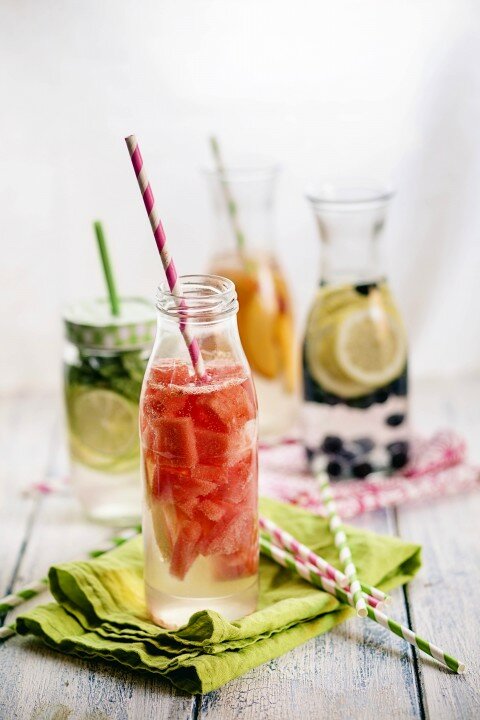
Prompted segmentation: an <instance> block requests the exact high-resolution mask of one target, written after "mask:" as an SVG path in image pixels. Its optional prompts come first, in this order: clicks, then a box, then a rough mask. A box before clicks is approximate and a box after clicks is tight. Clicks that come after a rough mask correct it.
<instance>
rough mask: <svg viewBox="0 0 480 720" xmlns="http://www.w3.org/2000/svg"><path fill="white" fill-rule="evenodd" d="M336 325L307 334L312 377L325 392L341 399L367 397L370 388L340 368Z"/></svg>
mask: <svg viewBox="0 0 480 720" xmlns="http://www.w3.org/2000/svg"><path fill="white" fill-rule="evenodd" d="M335 334H336V325H333V324H330V325H329V326H327V327H324V328H323V330H320V329H318V328H317V329H314V328H313V327H312V328H311V329H310V331H309V332H308V333H307V342H306V359H307V363H308V367H309V370H310V373H311V374H312V377H313V378H314V379H315V380H316V381H317V383H318V384H319V385H320V387H321V388H323V390H326V391H327V392H330V393H333V394H334V395H337V396H338V397H341V398H345V399H348V398H356V397H360V396H361V395H366V394H367V393H368V392H369V391H370V390H371V387H370V386H366V385H365V384H364V383H359V382H356V381H355V380H352V379H351V378H349V377H347V376H346V375H345V373H343V372H342V370H341V369H340V368H339V367H338V365H337V363H336V359H335Z"/></svg>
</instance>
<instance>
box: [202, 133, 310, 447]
mask: <svg viewBox="0 0 480 720" xmlns="http://www.w3.org/2000/svg"><path fill="white" fill-rule="evenodd" d="M212 149H213V152H214V155H215V159H216V166H215V168H213V169H211V170H207V171H206V177H207V180H208V183H209V187H210V191H211V198H212V201H213V209H214V218H215V232H214V243H215V244H214V252H213V255H212V257H211V260H210V263H209V270H210V272H213V273H215V274H217V275H222V276H224V277H227V278H229V279H230V280H232V281H233V282H234V283H235V288H236V291H237V296H238V301H239V313H238V328H239V331H240V337H241V341H242V345H243V348H244V350H245V354H246V356H247V359H248V361H249V364H250V367H251V368H252V371H253V375H254V379H255V387H256V389H257V395H258V402H259V430H260V435H261V437H263V438H273V437H276V436H280V435H282V434H284V433H286V432H288V430H289V428H290V426H291V424H292V422H293V417H294V413H295V410H296V389H297V385H298V383H297V357H296V355H297V353H296V345H295V336H294V323H293V312H292V304H291V300H290V295H289V291H288V287H287V283H286V281H285V277H284V275H283V273H282V270H281V268H280V266H279V264H278V262H277V260H276V258H275V254H274V252H273V249H272V239H273V238H272V235H273V232H272V225H273V222H272V220H273V217H272V215H273V198H274V189H275V180H276V177H277V174H278V168H277V167H276V166H275V165H272V164H270V163H267V162H265V161H262V160H259V159H258V158H257V159H256V158H246V159H242V161H241V162H238V163H236V164H235V165H231V166H228V167H225V166H224V165H223V163H222V161H221V158H220V155H219V149H218V145H217V144H216V142H215V140H213V141H212Z"/></svg>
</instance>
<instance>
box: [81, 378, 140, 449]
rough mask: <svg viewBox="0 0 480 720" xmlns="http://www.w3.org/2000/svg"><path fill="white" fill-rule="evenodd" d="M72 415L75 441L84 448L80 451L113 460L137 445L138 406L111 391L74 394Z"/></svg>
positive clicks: (101, 390)
mask: <svg viewBox="0 0 480 720" xmlns="http://www.w3.org/2000/svg"><path fill="white" fill-rule="evenodd" d="M69 416H70V418H69V419H70V430H71V434H72V436H73V437H72V441H73V443H74V444H75V445H76V446H77V448H78V446H79V445H80V446H81V448H83V453H81V454H85V455H87V456H88V454H90V453H93V454H99V455H102V456H103V457H104V458H105V460H107V461H110V462H111V461H112V460H114V459H115V458H119V457H120V456H123V455H125V454H127V453H129V452H134V450H135V448H136V446H137V445H138V406H137V405H135V404H134V403H131V402H129V401H128V400H126V399H125V398H123V397H122V396H121V395H117V393H114V392H112V391H111V390H103V389H96V390H86V391H84V392H80V393H75V394H72V395H71V396H70V399H69ZM78 449H79V448H78Z"/></svg>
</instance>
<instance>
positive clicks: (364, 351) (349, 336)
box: [335, 304, 407, 388]
mask: <svg viewBox="0 0 480 720" xmlns="http://www.w3.org/2000/svg"><path fill="white" fill-rule="evenodd" d="M335 358H336V362H337V364H338V367H339V369H340V371H341V372H342V373H343V374H344V375H345V376H346V377H348V378H349V379H350V380H351V381H353V382H355V383H361V384H363V385H365V386H369V387H370V388H378V387H382V386H383V385H386V384H387V383H389V382H391V381H392V380H395V378H397V377H398V376H399V375H400V373H401V372H402V370H403V368H404V367H405V363H406V360H407V346H406V340H405V333H404V330H403V327H402V325H401V323H400V322H399V320H397V318H396V317H395V316H394V315H392V314H390V313H387V312H385V310H384V308H382V307H381V306H380V305H379V304H371V305H370V306H368V307H366V308H364V309H361V310H355V311H353V312H351V313H348V314H346V315H345V316H344V317H343V319H342V321H341V322H340V324H339V325H338V328H337V334H336V341H335Z"/></svg>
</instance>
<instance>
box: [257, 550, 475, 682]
mask: <svg viewBox="0 0 480 720" xmlns="http://www.w3.org/2000/svg"><path fill="white" fill-rule="evenodd" d="M260 550H261V552H262V553H263V554H264V555H266V556H268V557H270V558H272V560H275V562H277V563H278V564H279V565H282V566H283V567H286V568H289V569H290V570H293V571H294V572H296V573H297V574H298V575H299V576H300V577H302V578H304V579H305V580H308V582H310V583H311V584H312V585H315V586H316V587H320V588H321V589H322V590H324V591H325V592H328V593H330V595H334V596H335V597H336V598H337V599H338V600H340V601H341V602H343V603H346V604H348V605H351V606H352V607H355V599H354V597H353V595H352V593H349V592H347V591H346V590H343V589H342V588H340V587H338V585H335V583H334V582H332V580H328V578H326V577H324V576H322V575H316V574H314V573H312V571H311V570H308V568H307V567H306V566H305V565H304V564H303V563H301V562H299V561H297V560H295V558H294V557H292V556H291V555H289V553H286V552H285V551H283V550H281V548H279V547H277V546H276V545H273V544H272V543H270V542H268V540H266V539H265V538H260ZM366 609H367V616H368V617H369V618H370V620H373V621H374V622H376V623H378V624H379V625H382V627H384V628H385V629H386V630H389V631H390V632H393V633H394V634H395V635H398V636H399V637H401V638H403V639H404V640H406V641H407V642H408V643H410V645H413V646H414V647H416V648H418V649H419V650H422V651H423V652H424V653H426V654H427V655H430V657H433V658H435V660H438V662H440V663H442V664H443V665H446V666H447V667H448V668H450V670H453V671H454V672H456V673H463V672H465V665H464V663H462V662H460V661H459V660H456V659H455V658H454V657H452V656H451V655H448V654H447V653H446V652H444V651H443V650H441V649H440V648H439V647H437V646H436V645H433V643H430V642H428V641H427V640H424V639H423V638H421V637H420V636H419V635H416V634H415V633H414V632H413V631H412V630H410V628H407V627H406V626H405V625H400V623H398V622H397V621H396V620H393V619H392V618H390V617H388V616H387V615H384V613H382V612H380V610H377V609H376V608H374V607H371V606H370V605H367V606H366Z"/></svg>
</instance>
